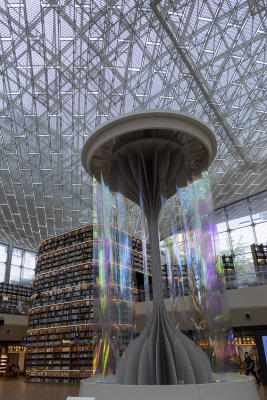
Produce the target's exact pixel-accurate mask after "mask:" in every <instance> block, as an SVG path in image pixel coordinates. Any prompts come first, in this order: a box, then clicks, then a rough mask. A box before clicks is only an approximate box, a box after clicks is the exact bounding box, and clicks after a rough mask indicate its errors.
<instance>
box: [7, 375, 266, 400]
mask: <svg viewBox="0 0 267 400" xmlns="http://www.w3.org/2000/svg"><path fill="white" fill-rule="evenodd" d="M78 393H79V385H77V384H76V385H74V384H73V385H71V384H69V385H68V384H65V383H64V384H60V383H54V384H53V383H29V382H26V381H25V379H24V378H0V399H1V400H66V398H67V396H78ZM259 394H260V398H261V400H267V386H262V385H260V386H259ZM251 400H254V399H251Z"/></svg>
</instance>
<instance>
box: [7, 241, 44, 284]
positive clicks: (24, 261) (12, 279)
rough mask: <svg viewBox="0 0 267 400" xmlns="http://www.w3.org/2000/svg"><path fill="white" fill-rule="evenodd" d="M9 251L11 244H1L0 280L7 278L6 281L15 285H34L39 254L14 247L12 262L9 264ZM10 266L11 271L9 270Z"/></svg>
mask: <svg viewBox="0 0 267 400" xmlns="http://www.w3.org/2000/svg"><path fill="white" fill-rule="evenodd" d="M9 251H10V246H8V245H4V244H0V282H4V281H5V280H6V283H11V284H14V285H23V286H32V283H33V278H34V270H35V263H36V257H37V254H36V253H34V252H32V251H28V250H24V249H20V248H17V247H13V248H12V249H11V251H12V254H11V264H10V266H9V265H8V253H9ZM9 267H10V273H9V271H8V269H9ZM7 271H8V273H7ZM8 277H9V278H8Z"/></svg>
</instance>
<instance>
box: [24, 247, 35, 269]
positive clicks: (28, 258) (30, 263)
mask: <svg viewBox="0 0 267 400" xmlns="http://www.w3.org/2000/svg"><path fill="white" fill-rule="evenodd" d="M35 257H36V256H35V254H34V253H30V252H29V251H25V253H24V267H26V268H30V269H35Z"/></svg>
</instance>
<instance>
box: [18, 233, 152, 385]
mask: <svg viewBox="0 0 267 400" xmlns="http://www.w3.org/2000/svg"><path fill="white" fill-rule="evenodd" d="M111 232H112V243H113V246H112V248H113V251H114V252H116V258H115V259H116V260H117V259H118V257H117V256H118V254H119V251H118V250H119V247H120V246H124V247H127V248H128V249H129V252H130V265H129V266H128V267H126V269H128V270H129V272H130V276H131V277H132V282H133V287H132V288H130V290H131V299H135V297H136V298H137V297H138V284H137V283H136V282H137V281H139V282H140V275H142V276H143V253H142V241H141V239H139V238H137V237H134V236H131V235H128V234H127V233H125V232H122V231H119V230H118V229H116V228H114V227H111ZM126 235H127V236H126ZM124 243H127V244H128V246H126V245H125V244H124ZM98 245H99V238H97V239H96V240H94V226H93V225H88V226H84V227H81V228H78V229H75V230H72V231H70V232H66V233H63V234H60V235H58V236H56V237H53V238H49V239H46V240H44V241H43V242H41V244H40V247H39V253H38V259H37V266H36V276H35V278H34V285H33V295H32V298H31V307H30V310H29V330H28V332H27V344H26V345H27V369H26V375H27V377H28V378H29V379H30V381H33V382H71V383H75V382H78V381H79V380H80V379H81V378H85V377H89V376H90V375H91V374H92V372H93V353H94V350H95V340H96V339H94V338H95V337H96V336H95V334H96V331H95V328H94V326H95V324H94V322H95V318H97V312H98V311H97V310H96V307H94V299H96V298H97V296H99V295H100V289H99V285H98V284H97V283H96V282H95V281H94V273H95V272H96V271H97V268H98V267H97V263H96V262H94V254H95V255H96V253H94V252H97V251H98V247H97V246H98ZM146 249H147V254H146V255H145V257H146V259H147V267H148V275H149V276H151V261H150V248H149V244H148V243H146ZM117 253H118V254H117ZM119 263H120V260H119V259H118V264H116V267H117V269H118V271H119V270H120V268H121V266H120V264H119ZM137 277H138V279H137ZM127 290H128V288H127ZM113 292H114V294H115V293H116V284H111V285H110V288H109V293H110V295H111V296H113ZM127 293H128V292H127ZM128 303H129V302H127V301H125V302H123V301H122V302H121V307H120V318H121V321H122V322H127V318H128V314H129V313H128V311H129V308H128V307H129V304H128ZM113 308H114V310H113ZM111 312H113V313H114V314H113V315H115V313H116V304H115V301H114V306H113V303H112V305H111ZM124 325H125V326H124ZM98 329H99V328H98ZM114 329H115V328H114ZM129 330H130V326H129V325H128V324H127V323H125V324H123V323H122V324H121V327H120V330H119V332H120V333H119V335H117V337H116V339H118V341H119V342H120V343H121V347H120V348H119V349H121V350H124V349H125V348H126V347H127V345H128V341H129ZM116 332H117V331H116Z"/></svg>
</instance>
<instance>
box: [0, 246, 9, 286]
mask: <svg viewBox="0 0 267 400" xmlns="http://www.w3.org/2000/svg"><path fill="white" fill-rule="evenodd" d="M7 254H8V246H6V245H5V244H1V243H0V282H4V280H5V275H6V265H7Z"/></svg>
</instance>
